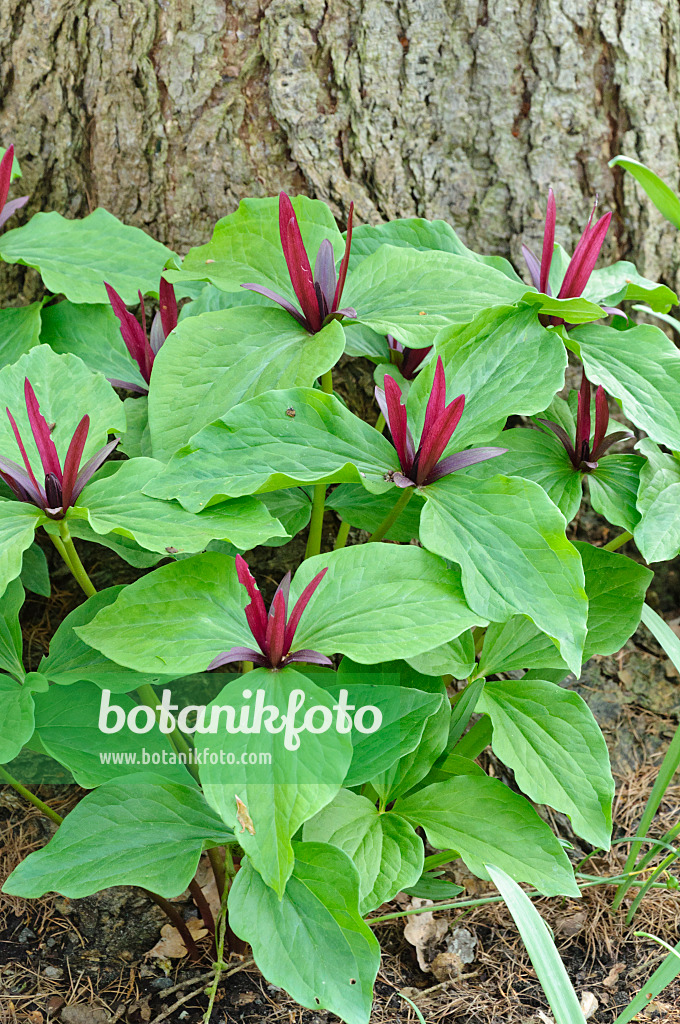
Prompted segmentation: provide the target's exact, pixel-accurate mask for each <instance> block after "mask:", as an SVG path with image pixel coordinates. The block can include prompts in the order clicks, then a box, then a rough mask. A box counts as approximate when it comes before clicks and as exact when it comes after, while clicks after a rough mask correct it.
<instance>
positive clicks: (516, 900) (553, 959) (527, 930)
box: [487, 864, 585, 1024]
mask: <svg viewBox="0 0 680 1024" xmlns="http://www.w3.org/2000/svg"><path fill="white" fill-rule="evenodd" d="M487 870H488V872H489V875H490V877H491V880H492V882H493V883H494V885H495V886H496V888H497V889H498V891H499V892H500V894H501V896H502V897H503V899H504V900H505V903H506V905H507V907H508V910H509V911H510V913H511V914H512V916H513V918H514V920H515V924H516V925H517V927H518V929H519V933H520V935H521V936H522V941H523V942H524V945H525V946H526V950H527V953H528V954H529V957H530V958H531V962H532V964H533V965H534V968H535V970H536V976H537V978H538V980H539V982H540V984H541V988H542V989H543V991H544V993H545V996H546V999H547V1000H548V1003H549V1004H550V1009H551V1010H552V1012H553V1013H554V1014H555V1021H556V1024H585V1017H584V1016H583V1011H582V1010H581V1005H580V1003H579V1001H578V997H577V995H576V993H575V991H574V988H573V986H572V984H571V982H570V981H569V977H568V976H567V972H566V971H565V969H564V964H563V963H562V960H561V959H560V955H559V953H558V952H557V949H556V948H555V943H554V942H553V940H552V936H551V934H550V931H549V930H548V927H547V926H546V924H545V922H544V921H543V920H542V918H541V917H540V915H539V913H538V911H537V910H536V908H535V907H534V905H533V904H532V902H531V900H530V899H529V897H528V896H527V895H526V894H525V893H523V892H522V890H521V889H520V887H519V886H518V885H516V884H515V882H513V880H512V878H510V877H508V875H507V874H506V873H505V872H504V871H501V869H500V868H498V867H494V866H492V865H491V864H488V865H487Z"/></svg>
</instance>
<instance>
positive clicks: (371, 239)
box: [349, 217, 521, 282]
mask: <svg viewBox="0 0 680 1024" xmlns="http://www.w3.org/2000/svg"><path fill="white" fill-rule="evenodd" d="M381 245H397V246H404V247H406V248H411V249H420V250H427V249H437V250H439V251H440V252H450V253H453V254H454V255H455V256H466V257H467V258H468V259H470V260H475V261H476V262H477V263H483V264H485V265H486V266H488V267H494V268H495V269H496V270H500V271H501V272H502V273H503V274H505V276H506V277H508V278H510V280H511V281H515V282H520V280H521V279H520V278H519V277H518V276H517V274H516V273H515V270H514V268H513V266H512V264H510V263H508V261H507V260H506V259H504V258H503V257H502V256H481V255H480V254H479V253H476V252H473V250H472V249H468V248H467V246H465V245H463V243H462V242H461V240H460V238H459V237H458V235H457V234H456V232H455V231H454V230H453V228H452V227H451V225H450V224H447V223H446V221H444V220H424V219H423V218H422V217H405V218H403V219H401V220H399V219H398V220H390V221H387V222H386V223H384V224H359V225H358V226H357V227H355V228H354V231H353V233H352V251H351V254H350V260H349V267H350V270H354V269H355V267H357V266H358V265H359V264H360V263H361V262H362V261H363V260H364V259H365V257H366V256H370V255H371V253H373V252H375V251H376V249H379V248H380V246H381Z"/></svg>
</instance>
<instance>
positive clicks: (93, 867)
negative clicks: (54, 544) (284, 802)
mask: <svg viewBox="0 0 680 1024" xmlns="http://www.w3.org/2000/svg"><path fill="white" fill-rule="evenodd" d="M230 839H231V840H233V836H232V834H231V832H230V830H229V829H228V828H227V827H226V826H225V825H224V823H223V822H222V821H221V820H220V818H218V816H217V815H216V814H215V813H214V811H212V810H211V809H210V808H209V807H208V805H207V803H206V802H205V800H204V798H203V797H202V796H201V794H200V793H199V792H198V790H197V789H196V788H195V787H193V786H181V785H177V784H176V783H173V782H168V781H167V780H166V779H164V778H162V777H161V776H160V775H159V776H155V777H154V776H151V775H148V774H146V773H143V774H130V775H127V776H125V777H124V779H121V780H119V781H115V780H114V781H112V782H107V783H105V784H104V785H103V786H100V787H99V788H98V789H95V790H94V791H93V792H92V793H88V795H87V796H86V797H85V798H84V799H83V800H81V801H80V803H79V804H78V805H77V806H76V807H75V808H74V809H73V810H72V811H71V812H70V814H68V815H67V816H66V818H64V822H63V824H62V825H60V826H59V829H58V831H57V833H56V835H55V836H54V838H53V839H51V840H50V842H49V843H48V844H47V846H44V847H43V848H42V849H41V850H37V851H36V852H35V853H32V854H30V855H29V856H28V857H27V858H26V859H25V860H24V861H22V862H21V864H20V865H19V867H18V868H16V870H15V871H13V872H12V874H11V875H10V876H9V878H8V879H7V881H6V882H5V884H4V886H3V892H5V893H8V894H9V895H11V896H24V897H26V899H36V898H37V897H40V896H44V895H45V893H47V892H59V893H61V894H62V895H63V896H66V897H67V898H68V899H79V898H80V897H81V896H90V895H91V894H92V893H94V892H100V891H101V890H102V889H108V888H110V887H111V886H113V885H141V886H143V887H144V888H145V889H151V890H152V891H153V892H157V893H158V894H159V895H160V896H164V897H165V898H166V899H171V898H172V897H173V896H179V895H180V893H182V892H184V890H185V889H186V887H187V886H188V884H189V882H190V881H191V879H192V878H193V877H194V875H195V874H196V869H197V868H198V861H199V858H200V856H201V851H202V849H203V844H204V843H205V842H206V841H211V842H212V843H216V844H220V843H224V842H225V841H226V842H229V840H230Z"/></svg>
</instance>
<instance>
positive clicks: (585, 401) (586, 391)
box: [576, 370, 590, 459]
mask: <svg viewBox="0 0 680 1024" xmlns="http://www.w3.org/2000/svg"><path fill="white" fill-rule="evenodd" d="M584 446H585V447H584ZM589 447H590V381H589V380H588V378H587V377H586V374H585V370H584V372H583V376H582V377H581V387H580V389H579V393H578V410H577V414H576V455H577V456H578V457H579V458H581V459H583V458H584V455H583V453H584V451H586V450H587V449H588V448H589Z"/></svg>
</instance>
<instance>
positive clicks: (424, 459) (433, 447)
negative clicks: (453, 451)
mask: <svg viewBox="0 0 680 1024" xmlns="http://www.w3.org/2000/svg"><path fill="white" fill-rule="evenodd" d="M464 408H465V395H459V396H458V398H454V400H453V401H452V402H451V404H450V405H447V407H446V408H445V409H444V412H443V413H442V414H441V416H439V418H438V419H437V420H436V421H435V423H434V424H433V426H432V428H431V429H430V430H429V432H428V434H427V436H426V435H425V431H424V430H423V437H424V441H423V442H422V443H421V445H420V448H419V449H418V452H417V454H416V463H417V482H418V483H419V484H422V483H424V482H425V480H427V478H428V476H429V475H430V473H431V472H432V470H433V469H434V467H435V466H436V465H437V463H438V462H439V459H440V458H441V456H442V455H443V454H444V449H445V448H446V446H447V444H448V443H449V441H450V440H451V437H452V435H453V432H454V430H455V429H456V427H457V426H458V424H459V422H460V418H461V416H462V415H463V409H464ZM414 468H416V467H415V466H414Z"/></svg>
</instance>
